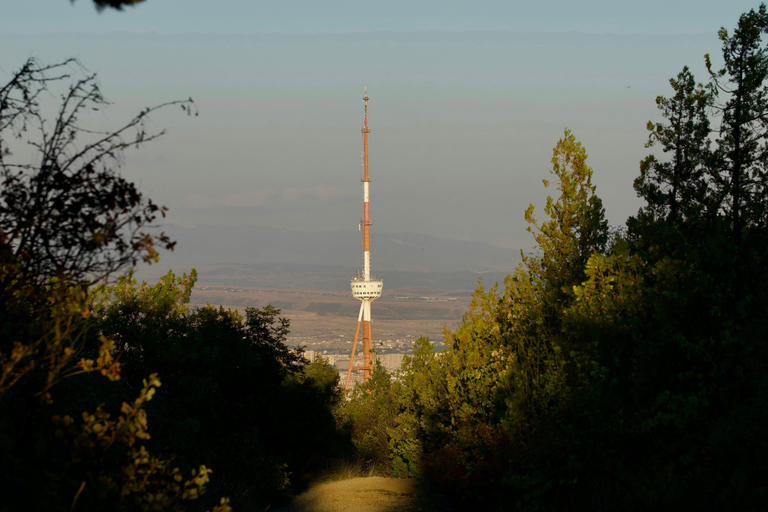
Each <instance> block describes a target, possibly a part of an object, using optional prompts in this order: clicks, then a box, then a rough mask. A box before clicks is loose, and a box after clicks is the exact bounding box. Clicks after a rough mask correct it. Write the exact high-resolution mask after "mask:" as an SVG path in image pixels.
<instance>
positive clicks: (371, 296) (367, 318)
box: [344, 89, 384, 389]
mask: <svg viewBox="0 0 768 512" xmlns="http://www.w3.org/2000/svg"><path fill="white" fill-rule="evenodd" d="M363 104H364V105H365V117H364V120H363V129H362V132H363V180H362V182H363V220H362V221H360V230H361V231H362V232H363V275H362V276H360V273H359V272H358V274H357V277H355V278H354V279H352V282H351V287H352V296H353V297H354V298H356V299H357V300H359V301H360V302H361V304H360V314H359V315H358V317H357V329H356V330H355V339H354V341H353V343H352V355H351V357H350V359H349V371H348V372H347V382H346V384H345V386H344V389H347V388H349V381H350V379H351V377H352V372H353V371H354V370H361V371H362V372H363V381H364V382H367V381H368V380H369V379H370V378H371V373H372V371H373V335H372V330H371V303H372V302H373V301H374V300H376V299H378V298H379V297H381V290H382V288H383V287H384V281H382V280H381V279H374V278H373V274H372V273H371V231H370V230H371V219H370V212H369V208H368V199H369V186H370V182H371V180H370V178H369V175H368V134H369V133H371V129H370V128H368V91H367V89H366V92H365V96H363ZM361 326H362V328H363V365H362V366H355V350H356V348H357V341H358V336H359V334H360V327H361Z"/></svg>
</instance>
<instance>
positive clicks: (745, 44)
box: [705, 4, 768, 250]
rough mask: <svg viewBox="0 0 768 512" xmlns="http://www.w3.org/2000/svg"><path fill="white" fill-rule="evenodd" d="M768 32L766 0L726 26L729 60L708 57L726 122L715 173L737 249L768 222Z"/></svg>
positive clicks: (722, 34)
mask: <svg viewBox="0 0 768 512" xmlns="http://www.w3.org/2000/svg"><path fill="white" fill-rule="evenodd" d="M767 31H768V12H766V7H765V4H762V5H760V8H759V9H758V10H757V11H755V10H754V9H753V10H750V11H749V12H747V13H744V14H742V15H741V17H740V18H739V23H738V25H737V27H736V29H735V30H734V31H733V34H729V33H728V31H727V30H726V29H724V28H721V29H720V31H719V33H718V35H719V37H720V40H721V41H722V42H723V47H722V51H723V61H724V65H723V67H722V68H721V69H720V70H714V69H713V65H712V61H711V59H710V58H709V55H707V56H706V57H705V59H706V64H707V69H708V70H709V73H710V76H711V83H712V89H713V91H714V94H715V97H716V99H717V101H716V102H715V103H714V108H715V111H716V112H717V113H718V114H720V116H721V122H720V126H719V133H718V137H717V144H718V150H717V156H718V163H719V170H718V172H716V173H714V174H713V175H712V178H713V180H714V185H715V186H716V187H717V191H718V196H719V200H720V201H721V208H722V211H723V213H724V214H725V215H726V216H727V218H728V220H729V222H730V228H731V239H732V242H733V243H734V244H735V246H736V248H737V250H738V248H739V247H740V246H741V242H742V235H743V232H744V229H745V228H747V227H749V226H755V225H757V226H765V224H766V221H768V218H766V214H767V213H768V211H767V210H766V204H765V201H764V197H765V196H764V194H765V192H766V188H765V184H766V179H767V177H766V165H768V147H767V146H766V137H768V88H766V85H765V82H766V79H768V53H767V50H766V47H765V44H764V43H763V40H762V36H763V34H765V33H766V32H767Z"/></svg>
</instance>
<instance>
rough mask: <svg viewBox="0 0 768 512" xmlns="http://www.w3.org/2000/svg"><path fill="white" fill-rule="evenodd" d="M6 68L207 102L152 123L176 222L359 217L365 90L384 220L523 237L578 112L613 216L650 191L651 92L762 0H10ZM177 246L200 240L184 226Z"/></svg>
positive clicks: (456, 233)
mask: <svg viewBox="0 0 768 512" xmlns="http://www.w3.org/2000/svg"><path fill="white" fill-rule="evenodd" d="M6 4H7V5H4V6H3V10H2V14H1V15H0V79H2V78H3V77H7V76H8V73H9V72H11V71H12V70H14V69H16V68H18V67H19V66H20V65H21V64H22V62H23V61H24V60H25V59H26V58H27V57H31V56H35V57H37V58H39V59H40V60H42V61H44V62H54V61H57V60H60V59H64V58H66V57H70V56H75V57H77V58H78V59H80V61H81V62H82V63H83V64H84V65H85V66H86V67H87V68H88V69H90V70H91V71H96V72H98V73H99V77H100V81H101V85H102V91H103V92H104V94H105V95H106V96H107V98H108V99H110V100H112V101H114V102H115V105H114V107H113V108H112V109H111V110H109V111H108V113H107V114H106V115H100V116H98V117H96V118H95V119H94V120H93V122H94V123H97V124H99V125H100V126H109V125H113V126H115V127H116V126H117V125H118V124H119V123H120V122H121V121H125V120H127V119H128V118H129V116H130V114H131V113H134V112H136V111H138V110H139V109H140V108H142V107H143V106H146V105H151V104H155V103H159V102H163V101H168V100H173V99H180V98H187V97H192V98H194V100H195V101H196V103H197V105H198V108H199V111H200V116H199V117H197V118H188V117H186V116H184V115H183V114H182V113H181V112H179V111H178V110H171V111H168V112H165V113H161V114H158V115H156V116H154V117H153V122H154V124H155V125H156V126H157V127H158V128H162V127H168V128H169V129H170V132H169V134H168V135H167V136H166V137H165V138H164V139H163V140H161V141H159V142H156V143H153V144H151V145H148V146H146V147H144V148H143V149H142V150H141V152H131V153H129V154H128V155H127V158H126V160H127V162H126V167H125V169H124V173H125V175H126V176H127V177H129V178H130V179H133V180H136V181H138V182H139V183H140V184H141V188H142V190H143V191H145V192H146V193H147V194H148V195H150V196H151V197H153V198H154V199H156V200H157V201H158V202H160V203H162V204H166V205H167V206H168V207H169V208H170V221H171V222H175V223H182V224H185V225H193V224H229V225H237V224H255V225H259V226H268V227H279V228H285V229H291V230H304V231H331V230H340V229H354V230H356V229H357V222H358V219H359V217H360V215H361V213H362V206H361V204H360V203H361V191H360V183H359V176H360V152H361V149H362V144H361V137H360V131H359V130H360V126H361V124H362V102H361V97H362V95H363V87H364V86H366V85H367V86H368V92H369V95H370V97H371V102H370V125H371V127H372V129H373V132H372V133H371V136H370V137H371V139H370V148H371V149H370V151H371V178H372V180H373V183H372V186H371V215H372V218H373V220H374V221H375V225H374V228H373V237H374V248H375V236H376V232H377V231H380V232H385V231H391V232H396V231H411V232H415V233H421V234H431V235H434V236H439V237H444V238H454V239H465V240H477V241H483V242H488V243H493V244H496V245H499V246H506V247H514V246H516V245H518V244H519V241H520V240H528V239H529V235H527V234H526V233H525V231H524V229H525V222H524V221H523V211H524V209H525V207H526V206H527V205H528V203H531V202H533V203H534V204H537V205H538V206H539V211H540V209H541V205H542V203H543V197H544V196H545V191H544V189H543V186H542V184H541V180H542V179H544V178H548V177H549V174H548V170H549V168H550V163H549V160H550V158H551V152H552V147H553V146H554V145H555V143H556V142H557V140H558V138H560V137H561V136H562V132H563V128H565V127H566V126H567V127H569V128H570V129H571V130H572V131H573V132H574V134H575V135H576V137H577V139H579V140H581V141H582V143H583V144H584V146H585V147H586V150H587V153H588V154H589V155H590V156H589V160H588V162H589V163H590V165H591V166H592V168H593V169H594V182H595V183H596V184H597V187H598V189H597V193H598V195H600V196H601V197H602V198H603V201H604V204H605V206H606V210H607V213H608V217H609V219H610V221H611V223H612V224H619V223H622V222H623V221H624V220H625V219H626V217H627V216H628V215H631V214H633V213H635V212H636V210H637V208H638V206H639V205H640V203H639V200H638V199H637V198H636V196H635V193H634V191H633V190H632V181H633V180H634V178H635V177H636V176H637V173H638V162H639V160H640V159H641V158H642V157H643V156H644V155H645V154H646V153H647V151H648V150H647V149H644V148H643V143H644V142H645V140H646V131H645V124H646V122H647V121H648V120H649V119H654V120H658V116H657V114H656V108H655V103H654V99H655V97H656V96H657V95H658V94H667V93H668V79H669V78H670V77H672V76H674V75H676V74H677V73H678V72H679V71H680V69H681V68H682V67H683V66H684V65H686V64H687V65H689V66H690V67H691V68H692V70H693V72H694V74H695V75H696V76H697V78H698V79H699V80H704V79H705V78H706V76H705V69H704V66H703V55H704V54H705V53H707V52H709V53H711V54H712V55H713V57H714V60H715V61H718V58H717V55H718V54H719V50H720V44H719V41H718V40H717V30H718V29H719V28H720V27H721V26H725V27H726V28H729V29H731V28H732V27H733V26H735V24H736V21H737V18H738V16H739V14H740V13H742V12H744V11H747V10H749V9H750V8H756V7H757V4H755V3H752V2H743V1H733V2H728V3H726V2H723V1H722V0H718V1H697V2H692V1H685V2H673V1H669V0H665V1H658V0H653V1H646V2H616V1H615V0H614V1H607V0H606V1H595V0H593V1H583V2H573V1H559V0H557V1H556V0H550V1H539V2H510V1H489V0H486V1H482V0H479V1H473V2H467V1H461V2H458V1H447V0H440V1H437V0H435V1H419V0H409V1H400V0H390V1H388V2H352V1H332V0H329V1H326V2H317V1H290V0H284V1H281V2H268V3H267V2H254V1H253V0H220V1H218V2H212V1H210V0H206V1H203V0H146V1H145V2H144V3H143V4H140V5H139V6H138V7H136V8H128V9H126V10H125V11H123V12H114V11H105V12H103V13H101V14H98V13H96V11H95V9H94V7H93V4H92V3H91V2H90V0H77V1H76V2H75V3H74V4H71V3H70V2H69V1H68V0H27V1H25V2H18V1H17V2H6ZM179 250H183V241H180V244H179Z"/></svg>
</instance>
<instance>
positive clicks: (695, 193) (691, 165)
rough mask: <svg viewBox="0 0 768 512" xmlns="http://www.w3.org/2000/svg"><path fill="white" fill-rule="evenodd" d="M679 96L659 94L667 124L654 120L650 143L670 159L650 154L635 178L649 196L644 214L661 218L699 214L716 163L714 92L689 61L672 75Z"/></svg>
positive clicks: (637, 186)
mask: <svg viewBox="0 0 768 512" xmlns="http://www.w3.org/2000/svg"><path fill="white" fill-rule="evenodd" d="M669 83H670V85H671V86H672V90H673V91H674V93H675V94H674V96H672V97H671V98H665V97H663V96H658V97H657V98H656V105H657V106H658V108H659V110H661V113H662V115H663V116H664V118H666V119H667V124H662V123H652V122H650V121H649V122H648V131H649V132H650V133H649V135H648V142H647V143H646V147H652V146H654V145H657V144H658V145H660V146H661V148H662V150H663V151H664V153H670V154H671V155H670V156H671V159H670V160H669V161H660V160H658V159H657V158H656V157H655V156H654V155H649V156H648V157H646V158H645V160H643V161H642V162H641V163H640V176H639V177H638V178H637V179H636V180H635V184H634V186H635V190H636V191H637V194H638V196H640V197H642V198H643V199H645V200H646V201H647V202H648V206H647V207H646V208H645V210H644V214H645V215H647V216H650V217H651V218H652V219H655V220H658V221H659V222H670V223H676V222H677V221H678V220H682V221H685V220H688V221H690V220H695V219H697V218H699V217H700V216H701V215H702V214H703V213H704V210H705V208H706V199H707V192H708V190H707V177H708V176H707V170H708V169H707V165H708V164H709V163H710V162H709V160H711V157H710V147H709V146H710V141H709V133H710V126H709V116H708V113H707V109H708V108H709V107H710V105H711V103H712V94H711V92H710V91H709V90H707V89H705V88H704V87H703V86H702V85H701V84H698V85H697V84H696V81H695V79H694V77H693V74H692V73H691V72H690V70H689V69H688V67H687V66H686V67H684V68H683V70H682V71H681V72H680V73H679V74H678V75H677V78H672V79H670V80H669ZM715 213H716V211H715Z"/></svg>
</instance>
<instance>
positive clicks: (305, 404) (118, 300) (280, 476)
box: [92, 271, 349, 508]
mask: <svg viewBox="0 0 768 512" xmlns="http://www.w3.org/2000/svg"><path fill="white" fill-rule="evenodd" d="M196 279H197V275H196V273H195V272H194V271H193V272H192V273H191V274H190V275H182V276H179V277H177V276H175V275H174V274H173V273H172V272H169V273H168V274H166V275H165V276H163V277H161V278H160V280H159V281H158V282H157V283H155V284H152V285H150V284H147V283H137V282H136V281H135V279H134V278H133V276H132V275H131V274H129V275H127V276H125V277H122V278H121V279H120V280H119V281H118V282H117V283H115V284H114V285H111V286H104V287H102V288H101V289H100V292H101V293H100V295H99V297H98V300H97V301H96V302H95V303H94V305H93V308H92V316H93V318H94V321H95V322H96V324H97V325H96V328H97V329H98V330H99V331H100V332H101V333H102V334H104V335H106V336H109V337H110V338H112V339H114V340H115V346H116V348H117V350H118V353H119V354H120V362H121V363H122V364H123V365H124V371H123V379H122V380H121V383H122V386H123V387H122V389H121V393H122V394H124V395H130V394H132V393H134V390H135V389H136V388H140V386H141V382H142V379H143V374H144V372H146V371H147V369H151V371H153V372H157V373H158V374H159V375H161V376H162V379H163V386H164V389H163V393H162V394H160V395H159V396H158V397H157V399H156V402H155V403H156V404H157V405H158V408H157V409H150V412H151V413H152V417H153V431H154V432H155V433H156V435H155V438H156V439H157V440H158V441H157V442H156V443H157V444H154V445H152V446H153V447H156V448H158V449H161V448H169V449H170V450H171V451H172V452H173V453H174V454H176V455H177V459H176V460H177V463H178V464H179V465H180V466H181V467H182V468H185V467H195V466H196V465H197V464H199V463H200V462H201V461H205V462H206V464H210V465H211V466H212V467H213V468H214V469H215V471H216V473H215V475H214V478H213V480H212V487H213V489H212V490H211V492H213V493H223V492H226V493H227V495H229V496H230V497H231V498H232V499H233V504H234V506H235V507H238V505H239V506H240V507H244V508H247V507H254V506H256V505H259V506H260V507H264V506H269V505H271V504H273V503H275V502H276V501H280V500H284V499H285V498H286V496H287V495H288V494H289V493H290V492H291V491H292V490H299V489H300V488H301V485H303V483H304V479H305V478H306V476H307V475H308V474H309V473H311V472H312V471H315V470H317V469H318V468H319V467H322V466H323V465H324V464H326V463H327V462H328V460H329V459H332V458H334V457H337V456H342V455H346V452H347V451H348V450H349V448H348V442H347V440H346V439H345V437H344V435H343V434H342V433H341V432H339V431H338V430H337V424H336V418H335V417H334V409H335V408H336V406H337V405H338V404H339V402H340V401H341V392H340V390H339V388H338V374H337V373H336V371H335V370H334V369H333V368H332V367H330V366H329V365H328V364H327V363H324V362H323V361H316V362H315V363H313V364H308V363H307V361H306V360H305V359H304V358H303V357H302V355H301V353H300V352H299V351H296V350H292V349H289V348H288V346H287V345H286V342H287V337H288V334H289V332H290V322H289V321H288V319H286V318H284V317H282V316H281V315H280V310H279V309H276V308H274V307H272V306H265V307H264V308H246V311H245V315H244V316H242V315H240V314H239V313H238V312H237V311H233V310H228V309H224V308H221V307H213V306H210V305H208V306H206V307H202V308H194V309H193V308H189V307H188V302H189V299H190V296H191V293H192V288H193V286H194V283H195V281H196ZM153 405H154V404H153ZM297 439H300V440H301V442H297ZM233 489H234V490H233Z"/></svg>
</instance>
